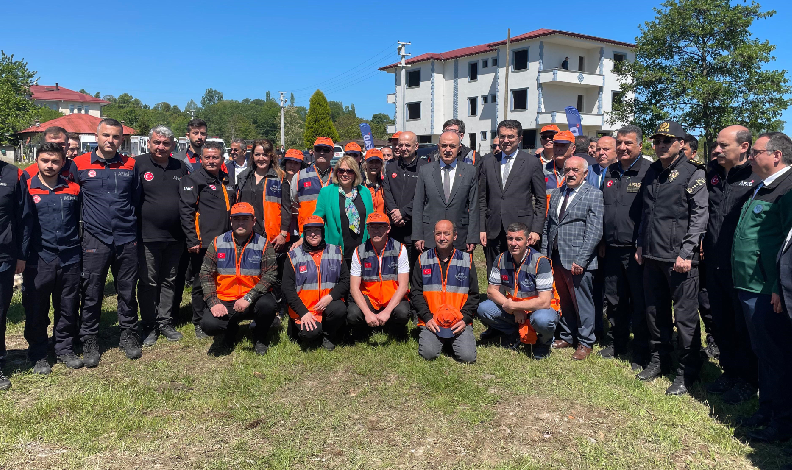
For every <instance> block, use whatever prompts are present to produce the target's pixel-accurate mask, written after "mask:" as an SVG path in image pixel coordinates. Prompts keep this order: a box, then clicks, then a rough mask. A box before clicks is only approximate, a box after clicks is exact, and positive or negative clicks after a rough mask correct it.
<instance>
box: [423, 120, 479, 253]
mask: <svg viewBox="0 0 792 470" xmlns="http://www.w3.org/2000/svg"><path fill="white" fill-rule="evenodd" d="M439 148H440V160H436V161H433V162H431V163H429V164H427V165H424V166H423V167H421V168H420V170H418V182H417V184H416V185H415V199H414V200H413V218H412V238H413V240H415V247H416V248H418V249H419V250H420V251H424V250H425V249H428V248H434V244H435V242H434V236H433V233H434V224H435V222H437V221H438V220H453V221H454V222H455V225H456V227H457V239H456V241H455V242H454V247H455V248H457V249H458V250H463V251H467V252H468V253H472V252H473V249H474V248H475V247H476V243H477V242H478V233H479V228H478V225H479V202H478V178H477V175H476V169H475V168H474V167H473V165H470V164H468V163H465V162H460V161H458V160H457V153H458V151H459V135H458V134H457V133H456V132H451V131H446V132H443V134H442V135H441V136H440V144H439Z"/></svg>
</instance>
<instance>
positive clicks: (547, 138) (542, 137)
mask: <svg viewBox="0 0 792 470" xmlns="http://www.w3.org/2000/svg"><path fill="white" fill-rule="evenodd" d="M553 136H555V134H546V135H540V136H539V137H540V138H541V139H542V140H553Z"/></svg>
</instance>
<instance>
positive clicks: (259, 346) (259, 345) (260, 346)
mask: <svg viewBox="0 0 792 470" xmlns="http://www.w3.org/2000/svg"><path fill="white" fill-rule="evenodd" d="M253 350H254V351H256V354H258V355H259V356H263V355H265V354H267V351H268V350H269V346H267V345H266V344H264V343H263V342H261V341H256V344H255V345H254V346H253Z"/></svg>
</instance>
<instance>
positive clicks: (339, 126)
mask: <svg viewBox="0 0 792 470" xmlns="http://www.w3.org/2000/svg"><path fill="white" fill-rule="evenodd" d="M362 122H365V121H364V120H363V119H360V118H359V117H355V115H354V114H352V113H345V114H344V115H342V116H341V117H340V118H338V121H337V122H336V123H335V126H336V130H338V138H339V140H340V141H341V142H345V141H348V140H357V139H360V138H361V137H362V134H361V133H360V123H362Z"/></svg>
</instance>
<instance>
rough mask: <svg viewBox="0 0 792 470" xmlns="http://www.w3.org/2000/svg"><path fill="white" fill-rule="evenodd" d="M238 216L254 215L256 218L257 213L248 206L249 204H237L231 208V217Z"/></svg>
mask: <svg viewBox="0 0 792 470" xmlns="http://www.w3.org/2000/svg"><path fill="white" fill-rule="evenodd" d="M236 215H252V216H255V215H256V213H255V211H254V210H253V206H251V205H250V204H248V203H247V202H237V203H236V204H234V205H233V206H232V207H231V217H234V216H236Z"/></svg>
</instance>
